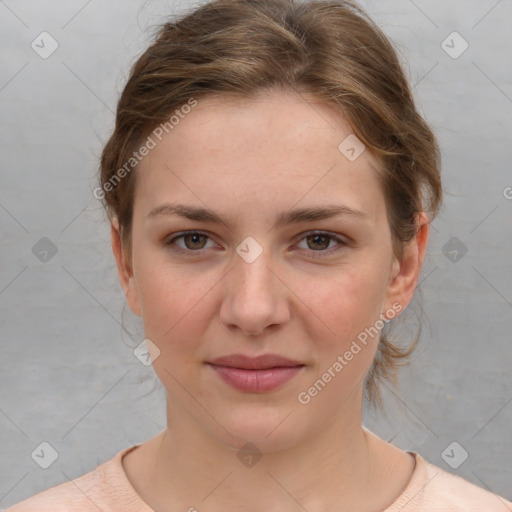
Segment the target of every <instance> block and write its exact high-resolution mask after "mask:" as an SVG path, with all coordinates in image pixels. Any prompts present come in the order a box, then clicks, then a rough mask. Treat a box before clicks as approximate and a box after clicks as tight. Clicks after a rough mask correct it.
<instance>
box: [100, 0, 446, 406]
mask: <svg viewBox="0 0 512 512" xmlns="http://www.w3.org/2000/svg"><path fill="white" fill-rule="evenodd" d="M274 87H279V88H282V89H287V88H291V89H293V90H295V91H296V92H299V93H302V92H304V93H309V94H310V95H313V96H314V97H315V98H317V99H318V100H320V101H323V102H325V103H327V104H329V105H332V106H334V107H335V108H338V109H339V110H340V111H341V112H342V113H343V114H344V116H345V117H346V118H347V120H348V121H349V123H350V125H351V126H352V129H353V130H354V133H355V134H356V136H357V137H358V138H359V139H360V140H361V141H362V142H363V143H364V144H365V145H366V147H367V148H368V149H369V150H370V151H371V152H372V154H374V155H375V156H376V157H377V159H378V160H379V162H380V163H381V167H382V169H381V173H380V179H381V182H382V186H383V191H384V195H385V197H386V204H387V213H388V220H389V224H390V229H391V232H392V238H393V246H394V250H395V253H396V254H397V256H399V257H401V256H402V247H403V244H404V243H406V242H408V241H409V240H411V239H412V238H413V237H414V235H415V234H416V231H417V215H418V213H419V212H422V211H425V212H429V213H430V219H432V218H433V217H434V216H435V215H436V214H437V212H438V209H439V206H440V203H441V196H442V192H441V181H440V175H439V167H440V157H439V148H438V144H437V141H436V138H435V136H434V134H433V133H432V131H431V129H430V128H429V127H428V125H427V124H426V122H425V121H424V120H423V119H422V117H421V115H420V114H419V113H418V111H417V110H416V108H415V105H414V101H413V97H412V94H411V90H410V87H409V84H408V81H407V79H406V77H405V74H404V71H403V70H402V68H401V65H400V62H399V59H398V57H397V54H396V53H395V50H394V49H393V47H392V45H391V43H390V42H389V41H388V39H387V38H386V36H385V35H384V34H383V32H382V31H381V30H380V28H379V27H378V26H377V25H376V24H375V23H374V22H373V21H372V20H371V19H370V18H369V17H368V16H367V14H366V13H365V12H364V11H363V10H362V9H361V8H360V7H358V6H357V5H356V4H355V3H354V2H351V1H343V0H312V1H307V2H306V1H300V0H213V1H210V2H208V3H206V4H204V5H201V6H200V7H197V8H196V9H195V10H193V11H192V12H190V13H185V14H182V15H181V17H179V18H175V19H173V20H171V21H168V22H166V23H165V24H163V25H162V26H161V27H160V28H159V31H158V33H157V36H156V38H155V41H154V42H153V43H152V44H151V46H150V47H149V48H148V49H147V50H146V51H145V52H144V53H143V54H142V55H141V56H140V58H139V59H138V60H137V61H136V62H135V64H134V65H133V67H132V69H131V72H130V76H129V79H128V82H127V84H126V86H125V88H124V90H123V92H122V94H121V97H120V99H119V103H118V106H117V113H116V124H115V129H114V132H113V134H112V136H111V137H110V139H109V141H108V142H107V144H106V145H105V147H104V149H103V153H102V156H101V170H100V183H99V185H100V187H101V197H100V198H101V199H103V203H104V206H105V208H106V210H107V214H108V216H109V218H110V220H112V219H113V218H114V217H117V219H118V220H119V225H120V235H121V240H122V243H123V247H124V248H125V250H126V253H127V257H128V259H130V254H131V236H130V235H131V223H132V214H133V199H134V191H135V184H136V177H137V174H136V172H130V170H131V169H130V167H127V162H131V163H130V166H131V167H133V169H136V163H137V162H136V160H135V159H134V156H133V155H134V151H136V150H137V149H138V148H140V147H141V144H143V141H144V140H146V139H147V137H148V136H149V134H151V132H152V131H153V130H154V129H155V127H157V126H159V125H160V124H162V123H167V125H166V126H168V125H169V116H170V115H171V114H173V113H174V112H176V113H177V114H179V111H178V110H176V109H179V108H181V107H182V106H183V105H186V104H187V103H188V104H190V102H191V99H194V101H197V99H199V98H201V97H204V96H206V95H213V94H221V95H230V96H237V97H239V98H247V99H250V98H251V97H253V96H254V95H255V94H256V93H258V92H261V91H263V90H265V89H269V88H274ZM148 140H149V139H148ZM340 142H341V141H340ZM123 168H124V172H120V171H121V169H123ZM96 190H99V189H96ZM95 195H96V193H95ZM97 197H98V196H97ZM385 330H386V329H385ZM386 336H387V335H385V334H384V333H382V335H381V339H380V342H379V346H378V350H377V354H376V357H375V359H374V362H373V365H372V368H371V369H370V371H369V372H368V375H367V378H366V381H365V391H366V395H367V397H368V399H369V400H370V402H371V403H373V405H375V403H374V402H375V401H377V402H378V403H379V404H380V401H381V399H380V393H379V389H378V388H377V387H376V383H375V381H376V380H378V379H385V378H388V379H389V378H394V377H395V374H396V367H397V365H398V364H399V363H400V362H401V360H405V359H404V358H406V357H407V356H408V355H409V354H410V353H411V352H412V351H413V349H414V348H415V346H416V344H417V341H418V338H416V339H415V340H414V342H413V343H412V344H411V345H410V346H409V348H407V349H404V348H400V347H398V346H395V345H394V344H393V343H391V342H390V341H389V340H388V339H386Z"/></svg>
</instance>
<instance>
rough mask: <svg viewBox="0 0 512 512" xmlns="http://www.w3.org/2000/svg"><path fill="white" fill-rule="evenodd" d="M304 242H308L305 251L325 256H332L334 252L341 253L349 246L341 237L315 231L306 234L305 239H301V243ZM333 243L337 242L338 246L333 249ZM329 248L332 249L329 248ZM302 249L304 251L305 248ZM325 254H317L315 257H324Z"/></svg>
mask: <svg viewBox="0 0 512 512" xmlns="http://www.w3.org/2000/svg"><path fill="white" fill-rule="evenodd" d="M302 241H305V242H306V247H305V249H306V250H308V249H309V251H308V252H316V253H324V254H325V253H327V254H332V253H333V252H336V251H339V250H340V249H342V248H343V247H344V246H346V245H347V243H346V242H345V241H344V240H343V239H341V238H340V237H338V236H335V235H331V234H330V233H326V232H324V231H314V232H309V233H306V234H305V236H303V238H302V239H301V243H302ZM331 242H336V244H337V245H335V246H334V247H332V246H331ZM329 246H331V247H330V248H329ZM297 247H299V245H297ZM300 248H301V249H304V247H300ZM324 254H318V255H317V254H315V255H314V256H315V257H316V256H323V255H324Z"/></svg>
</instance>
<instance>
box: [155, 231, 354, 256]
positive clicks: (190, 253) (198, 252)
mask: <svg viewBox="0 0 512 512" xmlns="http://www.w3.org/2000/svg"><path fill="white" fill-rule="evenodd" d="M187 235H204V236H206V237H208V239H210V240H211V237H210V236H209V235H208V233H205V232H204V231H184V232H182V233H180V234H179V235H178V236H175V237H173V238H172V239H170V240H168V241H166V242H164V245H165V246H166V247H168V248H169V249H170V250H172V251H175V252H178V253H181V254H185V255H187V256H191V257H194V256H201V255H202V254H203V251H204V250H205V249H198V250H195V251H194V250H192V249H183V248H182V247H178V246H174V247H171V246H172V245H174V242H175V241H176V240H179V239H180V238H183V237H185V236H187ZM314 235H321V236H323V237H327V238H329V239H330V240H334V241H335V242H338V245H337V246H335V247H334V248H330V249H321V250H318V251H314V250H308V252H310V253H312V254H311V256H313V257H314V258H322V257H324V256H326V255H328V256H330V255H332V254H333V253H336V252H338V251H340V250H341V249H343V247H345V246H347V245H348V243H347V242H346V241H345V240H343V239H342V238H340V237H338V236H336V235H333V234H331V233H328V232H325V231H308V232H306V233H304V234H303V235H302V238H300V239H299V241H298V242H297V243H299V242H301V241H302V240H304V239H306V238H308V237H310V236H314ZM306 250H307V249H306ZM315 253H319V254H315Z"/></svg>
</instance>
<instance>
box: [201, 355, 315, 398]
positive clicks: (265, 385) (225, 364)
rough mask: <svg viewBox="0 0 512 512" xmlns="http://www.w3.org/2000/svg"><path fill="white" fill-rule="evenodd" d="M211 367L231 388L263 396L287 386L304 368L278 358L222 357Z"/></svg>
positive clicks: (283, 358) (214, 361) (275, 356)
mask: <svg viewBox="0 0 512 512" xmlns="http://www.w3.org/2000/svg"><path fill="white" fill-rule="evenodd" d="M208 365H209V366H210V367H211V368H212V369H213V370H214V371H215V373H216V374H217V375H218V376H219V377H220V378H221V379H222V380H223V381H224V382H225V383H226V384H228V385H230V386H231V387H233V388H235V389H237V390H238V391H242V392H245V393H264V392H268V391H272V390H274V389H277V388H279V387H280V386H282V385H284V384H285V383H286V382H288V381H289V380H290V379H292V378H293V377H295V376H296V375H297V374H298V373H299V372H300V371H301V370H302V368H303V367H304V366H305V365H304V364H302V363H299V362H298V361H294V360H292V359H288V358H285V357H282V356H278V355H275V354H266V355H263V356H258V357H247V356H244V355H242V354H233V355H231V356H226V357H219V358H217V359H214V360H213V361H211V362H208Z"/></svg>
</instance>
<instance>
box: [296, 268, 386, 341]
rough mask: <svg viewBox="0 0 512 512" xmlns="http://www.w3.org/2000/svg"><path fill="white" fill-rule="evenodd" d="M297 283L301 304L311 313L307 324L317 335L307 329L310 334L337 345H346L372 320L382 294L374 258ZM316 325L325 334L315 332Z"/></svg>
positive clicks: (383, 286) (381, 274)
mask: <svg viewBox="0 0 512 512" xmlns="http://www.w3.org/2000/svg"><path fill="white" fill-rule="evenodd" d="M297 285H298V288H297V289H298V290H302V292H298V293H302V295H301V299H302V300H303V302H304V304H305V305H306V306H307V307H309V308H310V309H311V311H312V312H313V313H314V315H311V314H310V315H309V317H310V318H311V322H310V323H309V325H310V327H311V329H312V330H314V327H313V326H315V325H316V326H317V327H316V332H317V335H316V336H315V335H314V334H313V333H311V338H312V339H316V340H318V341H319V342H322V340H323V342H324V343H325V344H327V345H334V346H335V347H336V348H338V349H342V348H343V347H344V346H345V345H347V344H348V345H350V342H351V340H352V339H354V338H355V337H357V335H358V334H359V333H360V332H362V331H364V329H365V328H367V327H370V326H371V325H374V324H375V321H376V320H377V319H378V318H379V315H380V313H382V310H381V309H382V307H383V303H384V299H385V295H386V282H385V274H384V272H382V271H381V270H380V268H379V265H378V263H377V262H373V264H372V265H368V266H366V267H364V266H357V267H356V266H346V267H345V268H339V269H337V270H336V271H333V272H332V273H331V275H330V276H324V277H322V278H318V279H316V280H314V283H312V282H311V279H304V280H303V282H302V284H300V283H297ZM319 325H321V326H323V329H324V330H325V332H326V333H328V336H327V337H326V336H322V337H319V336H318V326H319Z"/></svg>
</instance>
